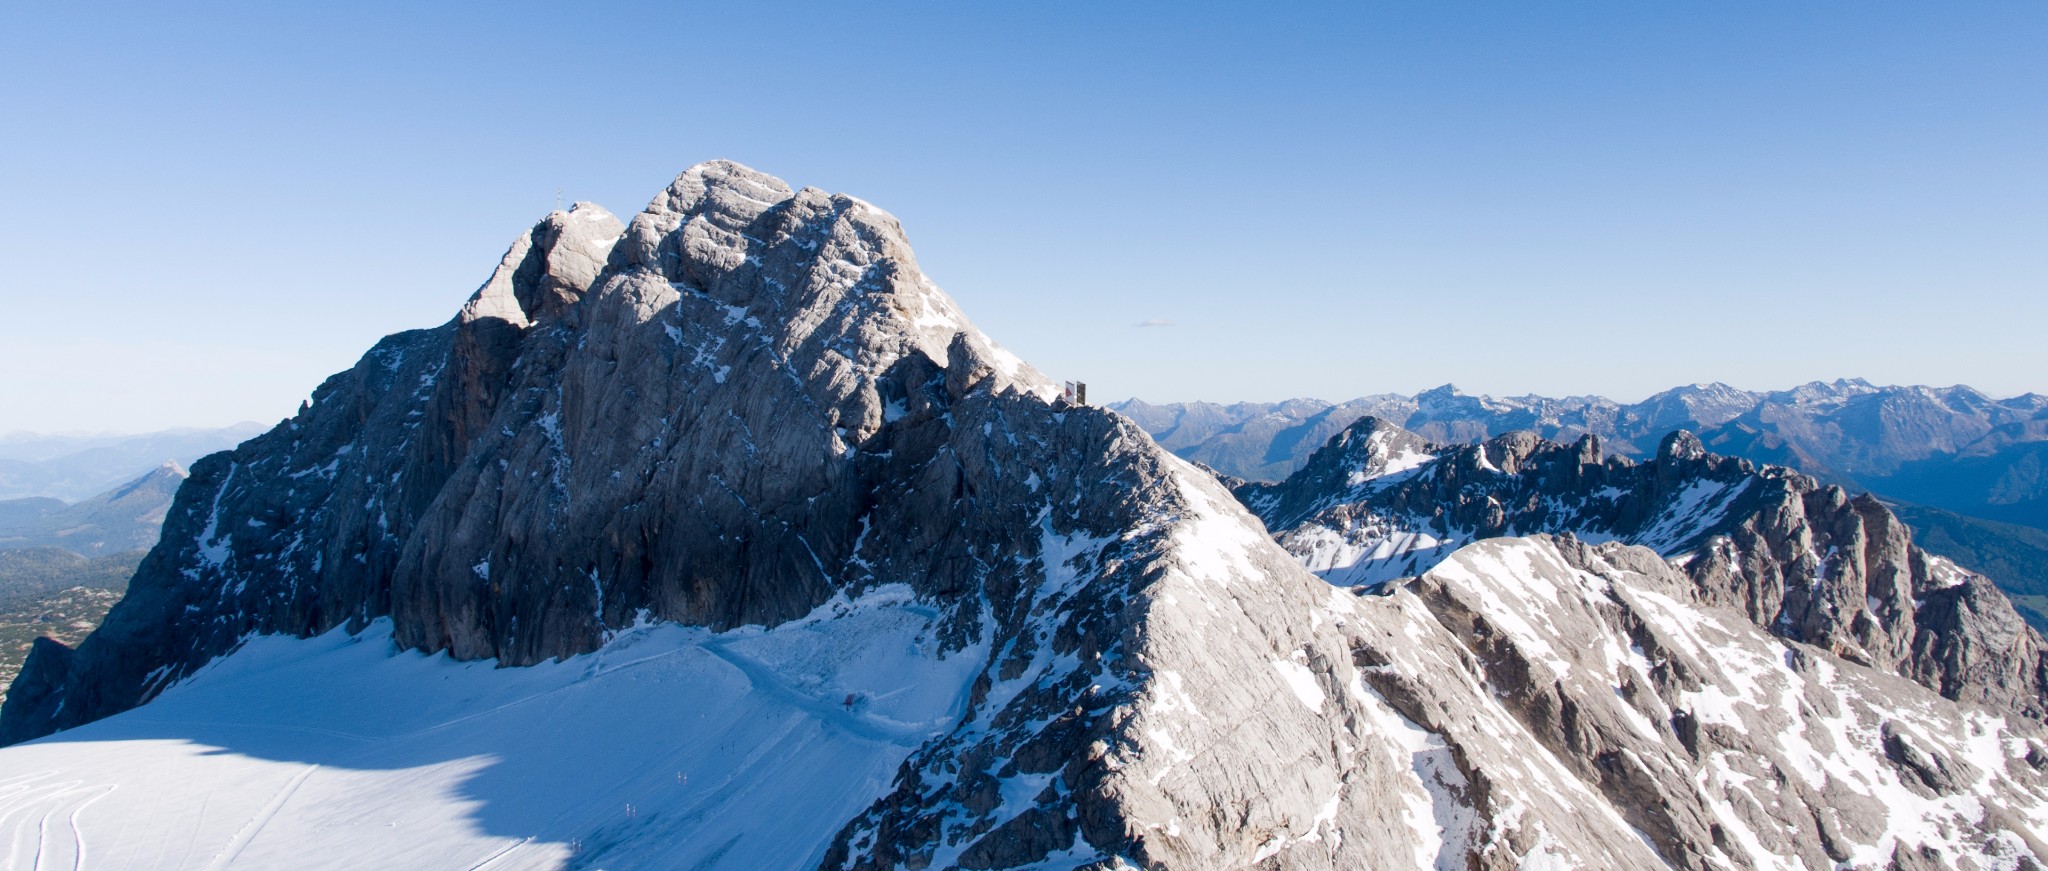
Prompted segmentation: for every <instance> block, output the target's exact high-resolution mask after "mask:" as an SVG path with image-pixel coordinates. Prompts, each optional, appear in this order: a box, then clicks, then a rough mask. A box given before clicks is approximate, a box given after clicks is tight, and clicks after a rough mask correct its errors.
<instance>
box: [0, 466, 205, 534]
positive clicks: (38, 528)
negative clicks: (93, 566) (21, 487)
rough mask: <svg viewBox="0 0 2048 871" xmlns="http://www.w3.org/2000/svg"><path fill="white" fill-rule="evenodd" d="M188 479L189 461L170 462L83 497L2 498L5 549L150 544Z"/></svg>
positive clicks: (0, 509) (1, 527)
mask: <svg viewBox="0 0 2048 871" xmlns="http://www.w3.org/2000/svg"><path fill="white" fill-rule="evenodd" d="M184 482H185V469H184V467H182V466H180V465H178V464H177V463H165V464H163V465H161V466H158V467H156V468H155V469H152V470H150V471H149V472H146V473H144V474H143V475H142V476H141V477H139V478H136V479H134V480H132V481H128V482H127V483H124V484H122V485H120V486H118V487H115V488H114V489H112V490H108V491H107V492H105V493H101V494H99V495H97V496H94V497H92V498H90V499H86V500H84V501H82V502H77V503H72V504H66V503H65V502H64V501H63V500H61V499H51V498H48V497H43V496H36V497H30V498H26V499H7V500H0V550H9V549H14V548H36V547H54V548H61V549H63V550H67V551H70V552H72V553H75V554H78V555H79V556H85V557H94V556H100V555H103V554H109V553H120V552H122V551H130V550H148V549H149V548H150V546H151V545H154V544H156V538H157V533H158V531H159V530H160V529H162V527H163V525H164V512H166V511H169V510H170V508H171V497H172V496H173V495H174V494H176V493H177V492H178V485H179V484H182V483H184Z"/></svg>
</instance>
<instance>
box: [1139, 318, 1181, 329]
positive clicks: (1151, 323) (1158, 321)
mask: <svg viewBox="0 0 2048 871" xmlns="http://www.w3.org/2000/svg"><path fill="white" fill-rule="evenodd" d="M1132 326H1135V327H1137V328H1138V329H1141V330H1142V329H1145V328H1146V327H1170V326H1173V321H1170V320H1167V319H1166V318H1152V319H1150V320H1143V321H1139V322H1137V323H1135V324H1132Z"/></svg>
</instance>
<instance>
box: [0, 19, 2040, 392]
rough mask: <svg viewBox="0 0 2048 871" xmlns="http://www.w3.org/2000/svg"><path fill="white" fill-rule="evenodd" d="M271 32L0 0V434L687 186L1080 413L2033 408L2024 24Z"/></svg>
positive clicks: (488, 24)
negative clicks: (941, 311)
mask: <svg viewBox="0 0 2048 871" xmlns="http://www.w3.org/2000/svg"><path fill="white" fill-rule="evenodd" d="M420 5H422V6H424V5H427V4H420ZM1017 5H1018V6H1020V7H1021V6H1023V5H1022V4H1017ZM300 6H301V4H268V3H266V4H247V5H236V4H209V3H200V4H191V5H180V6H177V7H171V6H169V5H167V4H148V5H140V4H138V5H136V6H133V7H120V6H108V5H95V6H93V7H92V8H90V9H87V8H84V7H56V6H41V5H39V6H30V5H29V4H10V6H9V9H8V11H7V18H8V23H7V24H6V25H5V26H4V27H0V64H4V65H5V70H6V72H5V75H4V76H0V118H4V119H5V122H4V123H0V191H4V197H5V199H4V201H5V203H6V204H7V206H8V207H7V208H6V209H4V210H0V222H4V223H0V264H4V266H0V296H4V303H5V306H6V311H7V316H6V317H5V318H4V319H0V431H7V430H17V429H27V430H42V431H50V430H69V429H106V430H144V429H154V428H159V427H165V426H172V425H214V424H224V423H228V422H232V421H236V420H241V419H255V420H260V421H270V420H275V419H277V418H279V417H281V416H283V415H285V414H287V413H289V412H290V411H291V410H292V409H294V408H295V407H296V405H297V403H298V401H299V399H300V398H301V397H303V396H304V395H306V394H307V393H308V392H309V391H310V390H311V388H312V387H313V386H314V385H315V384H317V383H318V382H319V380H320V379H321V378H322V377H324V376H325V375H326V374H328V373H330V372H333V371H336V370H339V369H342V368H345V367H346V366H348V365H350V364H351V363H352V362H353V361H354V359H355V358H356V357H357V356H358V355H359V354H361V352H362V351H364V350H365V349H367V348H368V346H369V345H370V343H371V342H373V341H374V340H375V339H376V338H377V337H378V336H380V335H382V334H384V333H387V332H392V331H395V330H399V329H403V328H410V327H418V326H428V325H432V324H435V323H438V322H440V321H442V320H445V319H446V318H447V317H449V316H450V315H451V314H453V313H454V311H455V309H456V308H457V307H458V306H459V305H460V303H461V301H462V300H463V299H464V298H465V297H466V296H467V295H468V294H469V293H470V292H471V291H472V290H474V289H475V287H476V285H477V284H478V283H480V282H481V281H482V280H483V279H484V278H485V277H486V276H487V275H488V273H489V271H490V269H491V267H492V266H493V265H494V264H495V262H496V260H497V258H498V256H499V254H500V253H501V252H502V250H503V249H504V247H505V245H506V244H507V243H508V242H509V241H510V240H511V239H512V237H513V236H514V235H515V234H517V233H518V232H519V231H520V230H521V229H522V228H524V227H525V226H527V225H528V224H530V223H531V222H532V221H534V220H535V219H537V218H538V217H540V216H541V215H542V214H543V213H545V212H546V211H547V210H548V209H549V208H550V207H552V205H553V203H554V198H555V190H556V188H557V187H560V188H562V189H563V191H564V193H565V196H566V197H567V198H568V199H571V200H575V199H587V200H593V201H596V202H599V203H602V204H604V205H605V206H607V207H609V208H611V209H613V210H614V211H616V212H620V213H622V215H624V214H630V213H631V212H632V211H635V210H637V209H638V208H639V207H640V206H642V205H644V204H645V203H646V201H647V200H648V198H649V197H651V196H652V195H653V194H654V193H655V192H656V191H657V190H658V189H659V188H661V187H662V186H663V185H664V184H665V183H666V182H667V181H668V179H669V178H671V177H672V176H673V175H674V174H675V173H677V172H679V171H681V170H682V169H683V168H684V167H686V166H688V165H689V164H692V163H695V162H698V161H701V160H705V159H709V158H714V157H729V158H732V159H735V160H739V161H742V162H745V163H748V164H750V165H753V166H755V167H757V168H760V169H763V170H765V171H768V172H772V173H775V174H777V175H780V176H782V177H783V178H785V179H787V180H789V181H790V182H791V183H793V184H796V185H814V186H817V187H822V188H827V189H829V190H834V191H845V192H848V193H852V194H855V195H858V196H860V197H862V198H864V199H867V200H869V201H871V202H873V203H875V204H877V205H880V206H882V207H883V208H886V209H889V210H890V211H892V212H894V213H896V215H897V216H898V217H900V218H901V219H902V220H903V223H904V225H905V227H906V228H907V229H908V230H909V232H910V236H911V240H912V242H913V243H914V244H915V245H916V246H917V251H918V254H919V257H920V259H921V261H922V264H923V266H924V268H925V270H926V271H927V272H928V273H929V274H930V275H931V276H932V277H933V278H934V279H935V280H936V281H937V282H938V283H939V284H940V285H941V286H943V287H945V288H946V289H947V290H948V291H950V292H951V293H952V294H953V295H954V296H955V297H956V298H958V299H959V300H960V302H961V303H962V305H963V306H964V307H965V308H966V310H967V311H968V313H969V315H970V316H972V317H973V318H975V320H976V321H977V322H979V323H980V324H981V326H982V327H983V328H984V329H986V330H987V331H988V332H989V333H990V334H991V335H993V336H995V337H996V338H997V339H998V340H999V341H1002V342H1003V343H1004V344H1006V345H1008V346H1010V347H1011V348H1012V349H1014V350H1016V351H1017V352H1019V353H1020V354H1022V355H1024V356H1025V357H1026V358H1028V359H1030V360H1032V361H1033V362H1034V363H1036V364H1038V365H1039V366H1040V367H1041V368H1043V369H1045V370H1046V371H1047V372H1048V373H1049V374H1051V375H1053V376H1054V377H1056V378H1081V379H1084V380H1087V381H1088V382H1089V383H1090V385H1091V391H1090V392H1091V394H1092V395H1093V396H1095V397H1098V398H1101V399H1114V398H1119V397H1123V396H1130V395H1137V396H1141V397H1143V398H1146V399H1149V400H1155V401H1165V400H1179V399H1197V398H1200V399H1214V400H1236V399H1277V398H1283V397H1288V396H1300V395H1310V396H1322V397H1326V398H1331V399H1338V398H1346V397H1350V396H1354V395H1359V394H1364V393H1375V392H1388V391H1396V392H1413V391H1416V390H1420V389H1423V388H1427V387H1431V386H1434V385H1436V384H1440V383H1444V382H1455V383H1457V384H1458V385H1460V386H1461V387H1464V388H1465V389H1467V390H1469V391H1473V392H1480V391H1484V392H1492V393H1496V394H1501V393H1523V392H1537V393H1547V394H1565V393H1595V392H1597V393H1604V394H1607V395H1610V396H1613V397H1615V398H1617V399H1622V400H1633V399H1638V398H1641V397H1642V396H1644V395H1647V394H1649V393H1650V392H1653V391H1655V390H1658V389H1661V388H1665V387H1669V386H1672V385H1674V384H1678V383H1684V382H1692V381H1704V380H1722V381H1727V382H1730V383H1733V384H1736V385H1737V386H1741V387H1748V388H1752V389H1764V388H1775V387H1784V386H1789V385H1791V384H1793V383H1797V382H1801V381H1806V380H1811V379H1816V378H1826V379H1831V378H1835V377H1838V376H1862V377H1867V378H1870V379H1872V380H1874V381H1880V382H1901V383H1935V384H1949V383H1957V382H1961V383H1968V384H1972V385H1975V386H1977V387H1980V388H1982V389H1985V390H1987V391H1990V392H1992V393H1994V394H2000V395H2004V394H2012V393H2018V392H2023V391H2028V390H2037V391H2048V341H2043V336H2042V332H2043V326H2044V324H2048V286H2044V285H2048V51H2044V49H2043V46H2048V5H2044V4H2041V3H2038V2H2024V3H2022V2H2010V3H1999V2H1991V3H1968V4H1931V3H1715V4H1690V5H1689V4H1676V3H1654V4H1653V3H1639V2H1628V3H1572V4H1564V3H1498V4H1483V3H1470V4H1440V3H1395V4H1345V5H1329V6H1314V7H1312V6H1306V5H1301V6H1295V7H1291V8H1292V9H1293V11H1291V12H1287V13H1284V14H1281V13H1275V12H1272V11H1268V10H1262V9H1255V8H1251V7H1249V6H1246V7H1225V6H1200V5H1188V4H1180V5H1175V6H1167V5H1164V4H1160V5H1151V6H1145V7H1139V6H1121V7H1113V8H1110V9H1107V10H1105V9H1103V8H1101V7H1100V6H1099V5H1097V4H1074V5H1060V4H1033V5H1030V6H1029V7H1028V8H1008V9H999V8H985V7H983V6H979V5H968V4H936V3H935V4H928V5H923V4H920V5H898V4H831V5H817V6H799V5H783V6H778V7H776V8H773V9H767V10H762V9H752V8H743V7H738V6H737V5H735V6H734V7H732V8H727V7H722V6H712V5H706V4H694V3H647V4H588V5H582V4H562V3H545V4H541V3H530V4H522V3H500V4H491V5H490V6H488V7H485V6H483V5H481V4H479V5H478V6H476V7H473V8H469V9H466V10H461V9H455V8H454V7H452V6H450V7H448V8H439V9H421V8H415V4H395V3H394V4H383V3H352V4H348V5H347V8H338V7H339V5H338V4H337V8H330V9H328V10H326V11H308V10H306V9H304V8H298V7H300ZM989 6H990V7H992V6H993V4H990V5H989ZM1147 321H1171V322H1172V324H1173V326H1166V327H1153V328H1140V327H1138V326H1136V325H1137V324H1140V323H1143V322H1147Z"/></svg>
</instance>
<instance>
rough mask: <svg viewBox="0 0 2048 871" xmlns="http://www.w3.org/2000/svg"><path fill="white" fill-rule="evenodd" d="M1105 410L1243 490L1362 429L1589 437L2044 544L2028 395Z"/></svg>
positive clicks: (1805, 393)
mask: <svg viewBox="0 0 2048 871" xmlns="http://www.w3.org/2000/svg"><path fill="white" fill-rule="evenodd" d="M1109 407H1110V408H1112V409H1114V410H1116V411H1118V412H1121V413H1122V414H1124V415H1125V416H1126V417H1129V418H1131V419H1132V420H1133V421H1136V422H1137V424H1138V425H1139V426H1142V427H1144V428H1145V429H1146V430H1147V431H1148V432H1151V433H1152V436H1153V438H1155V439H1157V440H1158V441H1159V443H1160V445H1161V446H1162V447H1165V448H1166V449H1168V450H1170V451H1173V452H1174V453H1177V454H1180V455H1181V456H1183V457H1186V458H1188V459H1191V460H1195V461H1197V462H1201V463H1203V464H1205V465H1208V466H1209V467H1211V468H1213V469H1216V470H1217V471H1220V472H1223V473H1224V474H1227V475H1232V476H1235V477H1239V478H1244V479H1247V480H1252V481H1277V480H1280V479H1282V478H1285V477H1286V476H1287V475H1289V474H1291V473H1292V472H1293V471H1294V470H1295V469H1298V468H1300V467H1301V465H1302V463H1304V462H1305V461H1306V460H1307V459H1308V456H1309V454H1311V453H1313V452H1314V451H1315V450H1316V449H1317V448H1319V447H1321V446H1322V445H1323V442H1324V441H1326V440H1328V439H1329V438H1330V437H1331V436H1333V435H1336V434H1337V433H1338V432H1340V431H1342V430H1343V429H1344V428H1345V427H1347V426H1350V425H1351V424H1352V423H1353V422H1355V421H1357V420H1358V419H1359V418H1361V417H1366V416H1372V417H1377V418H1379V419H1381V420H1384V421H1388V422H1390V423H1393V424H1395V425H1397V426H1400V427H1401V428H1403V429H1406V430H1408V431H1410V432H1413V433H1415V434H1416V435H1418V436H1420V437H1422V438H1425V439H1429V440H1430V441H1432V442H1438V443H1443V444H1457V443H1471V442H1477V441H1481V440H1484V439H1486V438H1490V437H1492V436H1496V435H1500V434H1502V433H1508V432H1516V431H1528V432H1533V433H1535V434H1537V435H1539V436H1542V437H1543V438H1546V439H1551V440H1557V441H1570V440H1573V439H1576V438H1578V437H1579V436H1581V435H1587V434H1591V435H1596V436H1599V437H1600V440H1601V442H1602V447H1603V448H1604V449H1605V450H1607V451H1610V452H1612V453H1616V454H1621V455H1623V456H1638V457H1640V456H1647V455H1649V454H1651V453H1653V452H1655V450H1656V448H1657V445H1658V443H1659V441H1660V440H1662V439H1663V437H1664V436H1665V435H1666V434H1668V433H1670V432H1672V431H1673V430H1680V429H1683V430H1688V431H1691V432H1693V433H1695V434H1697V435H1698V436H1699V437H1700V440H1701V442H1702V443H1703V444H1704V445H1706V447H1707V449H1708V450H1711V451H1713V452H1715V453H1718V454H1724V455H1728V456H1736V457H1742V458H1744V459H1749V460H1753V461H1756V462H1761V463H1774V464H1778V465H1782V466H1787V467H1790V468H1793V469H1797V470H1798V471H1800V472H1803V473H1805V474H1807V475H1810V476H1812V477H1814V478H1817V479H1819V480H1821V481H1824V482H1827V483H1832V484H1841V485H1844V486H1848V487H1851V488H1852V489H1860V490H1869V491H1871V492H1873V493H1877V494H1878V495H1881V496H1884V497H1887V498H1892V499H1897V500H1900V501H1904V502H1911V503H1915V504H1920V505H1928V506H1932V507H1936V508H1941V509H1944V510H1947V511H1953V512H1956V513H1958V514H1965V515H1970V516H1973V517H1982V518H1987V519H1991V520H1998V521H2003V522H2006V523H2018V524H2024V525H2028V526H2034V527H2038V528H2048V462H2044V461H2048V396H2041V395H2039V394H2034V393H2029V394H2026V395H2023V396H2016V397H2012V398H2010V399H1993V398H1991V397H1989V396H1986V395H1985V394H1983V393H1982V392H1980V391H1977V390H1974V389H1972V388H1969V387H1962V386H1957V387H1917V386H1916V387H1892V386H1888V387H1880V386H1877V385H1873V384H1871V383H1870V382H1868V381H1865V380H1862V379H1860V378H1857V379H1845V380H1837V381H1833V382H1821V381H1815V382H1812V383H1809V384H1803V385H1800V386H1798V387H1794V388H1792V389H1790V390H1777V391H1770V392H1765V393H1757V392H1751V391H1746V390H1738V389H1736V388H1734V387H1730V386H1728V385H1726V384H1718V383H1716V384H1691V385H1687V386H1684V387H1678V388H1674V389H1671V390H1666V391H1664V392H1662V393H1659V394H1657V395H1655V396H1652V397H1650V398H1648V399H1645V400H1643V401H1641V402H1637V403H1631V404H1622V403H1619V402H1615V401H1614V400H1611V399H1607V398H1604V397H1600V396H1567V397H1562V398H1551V397H1544V396H1511V397H1501V398H1497V397H1492V396H1473V395H1469V394H1466V393H1463V392H1460V391H1459V390H1458V389H1457V388H1455V387H1452V386H1450V385H1444V386H1442V387H1438V388H1436V389H1434V390H1425V391H1423V392H1421V393H1418V394H1416V395H1414V396H1402V395H1399V394H1380V395H1375V396H1365V397H1360V398H1358V399H1353V400H1350V401H1348V402H1341V403H1332V402H1325V401H1323V400H1318V399H1290V400H1287V401H1284V402H1271V403H1259V402H1240V403H1234V404H1230V405H1219V404H1216V403H1210V402H1181V403H1172V404H1167V405H1152V404H1149V403H1146V402H1144V401H1142V400H1137V399H1132V400H1126V401H1124V402H1120V403H1113V404H1111V405H1110V406H1109Z"/></svg>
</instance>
